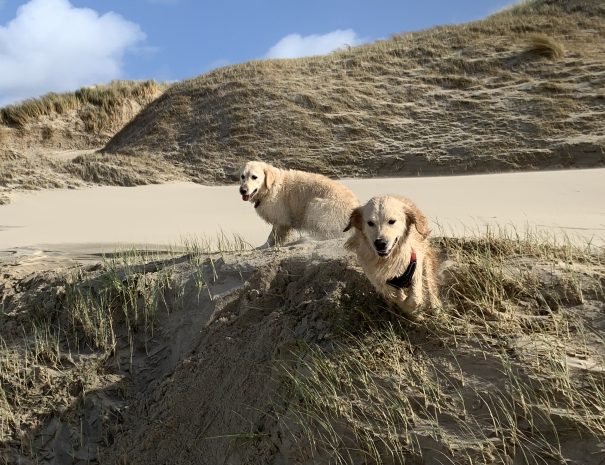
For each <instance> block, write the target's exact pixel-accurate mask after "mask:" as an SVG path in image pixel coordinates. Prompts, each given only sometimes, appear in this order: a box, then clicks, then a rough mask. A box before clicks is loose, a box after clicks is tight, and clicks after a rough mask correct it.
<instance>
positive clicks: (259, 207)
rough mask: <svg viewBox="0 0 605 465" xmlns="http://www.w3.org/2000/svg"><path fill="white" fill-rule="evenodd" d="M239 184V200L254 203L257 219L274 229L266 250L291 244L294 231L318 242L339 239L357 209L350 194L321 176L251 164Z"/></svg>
mask: <svg viewBox="0 0 605 465" xmlns="http://www.w3.org/2000/svg"><path fill="white" fill-rule="evenodd" d="M240 180H241V185H240V194H242V199H243V200H246V201H249V202H251V203H253V204H254V205H255V208H256V212H257V213H258V215H259V216H260V217H261V218H262V219H263V220H265V221H266V222H267V223H269V224H271V225H272V226H273V230H272V231H271V234H270V235H269V238H268V239H267V243H266V244H265V245H266V246H273V245H279V244H284V243H286V242H288V241H290V240H291V239H292V237H293V232H294V230H298V231H302V232H306V233H308V234H310V235H311V236H314V237H316V238H320V239H329V238H333V237H338V236H342V235H343V229H344V228H345V226H346V225H347V224H348V222H349V217H350V216H351V212H352V211H353V209H354V208H355V207H357V206H358V205H359V201H358V200H357V197H356V196H355V194H353V192H351V191H350V190H349V189H348V188H346V187H345V186H343V185H342V184H340V183H338V182H336V181H333V180H331V179H329V178H327V177H326V176H323V175H321V174H315V173H306V172H304V171H296V170H282V169H279V168H276V167H274V166H271V165H269V164H267V163H263V162H259V161H251V162H248V163H247V164H246V166H244V168H243V170H242V172H241V175H240Z"/></svg>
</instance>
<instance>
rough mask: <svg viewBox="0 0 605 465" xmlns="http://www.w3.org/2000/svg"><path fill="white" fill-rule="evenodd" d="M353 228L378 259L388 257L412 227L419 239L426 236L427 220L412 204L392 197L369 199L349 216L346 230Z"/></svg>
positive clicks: (427, 232) (405, 237)
mask: <svg viewBox="0 0 605 465" xmlns="http://www.w3.org/2000/svg"><path fill="white" fill-rule="evenodd" d="M352 227H353V228H356V229H357V230H359V232H360V233H361V234H362V235H363V236H364V237H365V238H366V240H367V241H368V243H369V244H371V246H372V247H373V248H374V250H375V251H376V253H377V254H378V256H380V257H387V256H389V254H390V253H391V252H392V251H393V249H394V248H395V246H396V245H397V244H399V243H400V242H401V243H403V242H405V240H406V239H407V237H408V236H409V234H410V232H411V228H412V227H415V228H416V230H417V231H418V233H420V235H421V236H423V237H426V236H428V234H429V230H428V223H427V219H426V217H425V216H424V215H423V214H422V213H421V212H420V210H418V208H417V207H416V206H415V205H414V204H413V203H411V202H409V201H405V200H404V199H401V198H397V197H392V196H388V195H385V196H380V197H373V198H371V199H370V200H369V201H368V203H366V204H365V205H362V206H361V207H357V208H356V209H355V210H353V212H352V213H351V219H350V222H349V225H348V226H347V227H346V228H345V231H348V230H349V229H351V228H352Z"/></svg>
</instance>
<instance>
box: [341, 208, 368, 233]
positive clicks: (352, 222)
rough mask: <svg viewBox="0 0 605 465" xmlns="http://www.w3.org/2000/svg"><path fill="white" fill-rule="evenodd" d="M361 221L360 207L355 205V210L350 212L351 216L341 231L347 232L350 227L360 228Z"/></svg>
mask: <svg viewBox="0 0 605 465" xmlns="http://www.w3.org/2000/svg"><path fill="white" fill-rule="evenodd" d="M362 223H363V218H362V216H361V207H357V208H356V209H355V210H353V211H352V212H351V216H350V218H349V224H348V225H347V227H346V228H345V229H344V230H343V232H347V231H348V230H349V229H351V228H357V229H359V230H361V224H362Z"/></svg>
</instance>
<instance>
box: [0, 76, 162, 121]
mask: <svg viewBox="0 0 605 465" xmlns="http://www.w3.org/2000/svg"><path fill="white" fill-rule="evenodd" d="M165 88H166V86H165V85H162V84H158V83H156V82H155V81H141V82H138V81H112V82H111V83H109V84H107V85H97V86H93V87H83V88H81V89H79V90H77V91H75V92H71V93H63V94H57V93H50V94H47V95H45V96H43V97H40V98H34V99H29V100H25V101H23V102H21V103H18V104H15V105H9V106H7V107H4V108H1V109H0V124H6V125H13V126H16V127H19V128H23V127H25V126H26V125H27V124H30V123H32V122H35V121H38V120H40V119H41V118H42V117H58V116H61V115H65V114H66V113H68V112H71V111H80V112H81V114H82V120H83V121H84V123H85V124H86V129H87V130H88V131H90V132H95V131H98V130H99V128H101V127H104V126H109V125H110V123H108V121H109V120H112V119H115V118H118V115H117V112H118V110H119V109H120V107H121V106H122V105H123V104H124V101H125V100H134V101H135V102H139V103H140V104H146V103H148V102H150V101H151V100H153V99H154V98H155V97H157V95H158V94H160V93H161V92H162V91H163V90H164V89H165Z"/></svg>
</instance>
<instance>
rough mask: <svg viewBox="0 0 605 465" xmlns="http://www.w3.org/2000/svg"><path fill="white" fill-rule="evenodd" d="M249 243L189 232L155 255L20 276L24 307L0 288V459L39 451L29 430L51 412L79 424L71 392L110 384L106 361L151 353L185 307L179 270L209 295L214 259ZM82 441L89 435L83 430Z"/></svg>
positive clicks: (120, 256) (130, 253) (121, 255)
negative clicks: (166, 321)
mask: <svg viewBox="0 0 605 465" xmlns="http://www.w3.org/2000/svg"><path fill="white" fill-rule="evenodd" d="M248 248H249V245H248V244H247V243H245V241H243V240H242V239H241V238H240V237H237V236H236V237H226V236H224V235H221V236H219V237H217V238H215V239H213V240H208V239H195V238H191V239H189V240H187V241H185V242H184V243H183V244H182V245H178V246H175V247H174V248H173V249H168V250H165V251H163V252H161V253H156V252H153V251H148V252H146V251H139V250H123V251H118V252H116V253H114V254H110V255H108V256H106V257H104V259H103V261H102V263H101V264H100V265H98V266H94V267H93V269H92V270H91V269H90V268H85V267H76V268H74V269H71V270H68V271H67V272H59V273H58V274H57V275H53V274H45V273H41V274H40V275H39V276H38V277H36V278H34V279H33V280H29V279H26V281H25V282H23V283H22V286H24V287H25V286H27V287H28V291H29V292H25V293H24V294H23V295H22V297H23V298H24V299H25V300H26V302H27V303H25V304H24V305H23V306H17V305H15V302H13V301H11V300H10V294H8V293H7V290H8V289H10V286H3V287H0V290H1V291H3V293H0V463H5V462H3V460H8V462H9V463H10V462H11V458H10V457H12V456H11V455H6V456H5V455H3V454H5V453H9V452H10V451H11V450H13V451H15V450H18V451H20V452H21V453H22V454H25V456H30V454H31V457H36V455H35V454H36V447H37V445H36V444H35V443H34V442H32V438H31V437H29V436H28V435H30V434H31V435H33V434H35V428H37V427H40V426H42V425H43V424H44V422H45V420H46V419H47V418H48V417H51V416H53V415H63V416H64V419H65V420H66V421H67V422H68V423H69V422H70V421H75V422H76V423H77V422H78V421H79V419H78V416H79V415H82V413H81V411H80V413H78V412H76V413H74V414H73V415H74V417H72V416H71V415H72V413H69V412H68V410H69V409H70V408H72V407H70V405H71V403H72V402H73V401H74V397H75V398H76V399H77V398H78V396H80V395H82V396H85V395H86V393H87V392H92V391H94V390H96V389H99V388H100V387H108V386H110V385H111V384H112V383H113V382H115V377H114V376H112V371H113V370H112V369H111V368H110V365H111V364H112V363H111V362H112V361H114V362H116V363H117V365H118V366H119V367H120V370H122V371H123V372H124V373H128V372H131V371H132V369H133V367H132V364H133V357H135V354H136V353H137V352H139V351H143V352H144V353H146V352H147V347H148V343H149V341H151V340H152V338H153V337H154V331H155V327H156V324H157V322H158V321H159V320H161V319H162V318H165V317H166V315H167V313H168V312H169V311H176V310H177V308H178V307H179V305H181V304H182V302H180V301H179V298H182V297H183V293H184V288H183V286H185V283H186V282H187V280H184V279H183V275H185V276H186V277H189V276H191V277H192V278H191V279H192V280H194V281H195V283H196V284H195V285H196V287H197V291H196V292H199V293H202V292H206V291H207V287H208V286H207V284H206V279H216V278H213V274H214V273H213V272H212V270H213V269H214V260H216V259H217V258H219V257H220V256H221V255H222V254H224V253H230V252H233V251H242V250H247V249H248ZM183 267H185V270H184V269H183ZM40 284H41V286H39V285H40ZM124 352H125V353H126V354H127V355H126V357H121V356H120V353H124ZM122 362H124V364H123V365H120V364H121V363H122ZM77 408H82V409H85V407H84V405H79V406H78V407H77ZM60 412H63V413H60ZM66 412H68V413H66ZM107 421H109V420H107ZM81 434H86V433H81ZM79 442H80V444H83V443H85V442H86V438H85V437H83V436H81V435H80V437H79ZM15 444H17V446H16V447H15ZM38 446H39V444H38ZM12 447H15V449H11V448H12ZM77 447H78V446H77V445H76V444H74V450H76V449H77ZM7 457H8V458H7Z"/></svg>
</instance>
